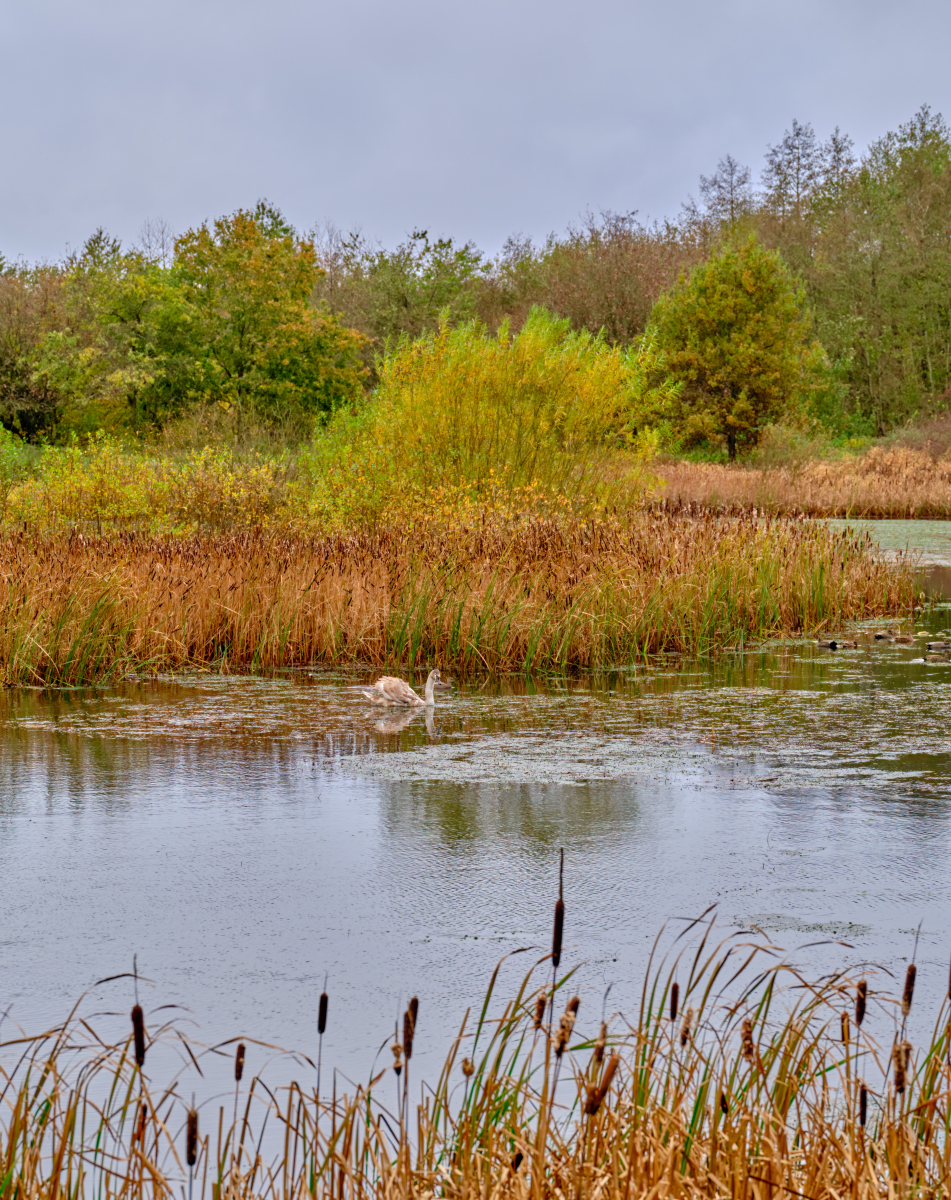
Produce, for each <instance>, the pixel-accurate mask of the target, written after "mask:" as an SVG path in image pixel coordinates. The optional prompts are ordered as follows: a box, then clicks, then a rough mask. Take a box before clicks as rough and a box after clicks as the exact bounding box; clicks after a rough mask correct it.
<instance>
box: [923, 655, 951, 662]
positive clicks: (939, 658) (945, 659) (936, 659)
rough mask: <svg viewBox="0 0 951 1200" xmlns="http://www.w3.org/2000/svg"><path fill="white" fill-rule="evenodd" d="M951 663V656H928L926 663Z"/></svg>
mask: <svg viewBox="0 0 951 1200" xmlns="http://www.w3.org/2000/svg"><path fill="white" fill-rule="evenodd" d="M949 661H951V656H949V655H947V654H926V655H925V662H935V663H937V662H939V663H946V662H949Z"/></svg>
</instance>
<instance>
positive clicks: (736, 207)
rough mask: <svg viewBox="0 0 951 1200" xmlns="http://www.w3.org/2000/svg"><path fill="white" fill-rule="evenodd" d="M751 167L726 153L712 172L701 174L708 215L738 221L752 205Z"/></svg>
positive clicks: (726, 221) (716, 218) (715, 219)
mask: <svg viewBox="0 0 951 1200" xmlns="http://www.w3.org/2000/svg"><path fill="white" fill-rule="evenodd" d="M750 180H751V174H750V169H749V167H744V166H742V165H741V164H740V163H738V162H737V161H736V159H735V158H734V157H733V155H732V154H727V155H725V156H724V157H723V158H721V159H720V161H719V162H718V163H717V169H716V171H715V172H714V174H713V175H701V176H700V196H701V198H702V200H703V202H704V205H705V206H706V213H707V216H708V217H710V218H712V219H713V220H714V221H718V222H722V223H725V224H728V225H735V224H736V222H737V221H739V220H740V218H741V217H745V216H747V215H748V214H749V212H750V211H751V210H752V207H753V188H752V184H751V182H750Z"/></svg>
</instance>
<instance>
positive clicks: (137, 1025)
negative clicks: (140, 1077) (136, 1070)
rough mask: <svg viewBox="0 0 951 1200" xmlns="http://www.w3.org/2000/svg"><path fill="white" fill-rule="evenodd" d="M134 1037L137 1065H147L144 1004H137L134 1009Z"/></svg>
mask: <svg viewBox="0 0 951 1200" xmlns="http://www.w3.org/2000/svg"><path fill="white" fill-rule="evenodd" d="M132 1037H133V1039H134V1041H135V1065H136V1066H137V1067H143V1066H145V1017H144V1016H143V1015H142V1005H141V1004H136V1005H135V1007H134V1008H133V1009H132Z"/></svg>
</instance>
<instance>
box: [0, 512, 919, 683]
mask: <svg viewBox="0 0 951 1200" xmlns="http://www.w3.org/2000/svg"><path fill="white" fill-rule="evenodd" d="M914 599H915V584H914V576H913V572H912V570H911V569H910V568H909V567H908V566H907V565H902V566H895V565H890V564H888V563H886V562H885V561H884V560H883V559H882V558H881V557H880V556H879V555H877V554H876V553H875V552H874V551H873V549H872V548H871V546H870V543H869V542H868V541H867V540H863V539H861V538H859V539H856V538H855V537H853V536H851V535H849V534H845V533H833V532H831V531H829V530H827V529H825V528H823V527H821V526H817V525H812V524H810V523H808V522H802V521H787V520H766V521H762V520H760V521H756V520H753V519H752V518H750V517H742V516H741V517H739V518H736V519H722V518H719V517H716V516H714V515H711V514H710V513H700V514H698V515H697V514H695V515H692V516H690V515H684V514H679V515H677V514H672V513H665V512H637V513H635V514H633V515H632V516H631V517H630V518H629V519H626V520H625V521H623V522H622V521H620V520H594V519H592V520H587V519H581V518H572V517H565V518H561V519H556V518H552V519H547V520H546V519H534V518H533V519H527V520H522V519H517V518H511V519H503V518H491V519H490V518H486V517H485V515H484V514H483V517H482V519H481V520H480V519H479V515H478V513H474V514H469V517H468V518H467V521H466V523H462V524H458V523H455V524H450V523H441V519H440V520H439V521H437V520H433V521H422V522H420V523H418V524H416V525H415V527H409V526H405V525H404V526H403V527H400V528H381V529H377V530H373V531H366V532H361V533H354V534H352V535H349V536H344V535H327V536H323V537H313V538H300V537H290V536H288V537H283V536H279V535H277V534H263V533H258V534H250V533H249V534H239V535H209V536H206V537H197V536H196V537H191V538H181V539H175V538H165V537H157V536H146V535H140V534H117V535H109V536H101V537H95V538H90V537H87V536H84V535H82V534H80V533H78V532H75V531H74V532H72V533H70V534H49V535H45V536H42V535H27V534H20V535H9V534H8V535H5V536H0V671H2V678H4V679H5V680H6V682H7V683H16V682H33V683H59V684H62V683H77V682H83V681H88V680H90V679H95V678H100V677H103V676H104V675H108V674H109V673H115V672H121V671H123V670H125V669H127V668H129V667H132V666H136V665H142V664H145V665H147V666H153V667H156V668H158V667H161V668H162V669H176V668H183V667H188V666H194V665H207V664H216V663H217V664H221V665H223V664H225V663H227V664H229V665H230V666H232V667H240V668H245V669H257V668H269V667H276V666H284V665H294V664H309V663H335V664H340V663H345V662H361V663H365V664H368V665H379V666H384V665H394V664H398V665H400V666H404V667H409V668H413V667H417V666H423V665H427V664H429V665H432V664H433V663H438V664H440V665H441V666H444V667H450V668H451V669H454V670H457V671H460V672H468V671H487V670H488V671H499V670H512V669H520V670H525V671H529V670H532V669H535V668H551V667H557V668H562V669H567V668H571V667H592V666H597V665H599V664H616V663H627V662H632V661H636V660H638V659H640V658H642V657H643V656H645V655H649V654H655V653H659V652H683V653H706V652H709V651H711V650H715V649H717V648H718V647H723V646H729V645H736V644H740V643H742V642H744V641H748V640H750V639H759V638H762V637H764V636H768V635H771V634H776V633H781V632H783V631H792V630H800V629H802V630H810V629H815V628H818V627H820V626H822V625H823V624H825V623H830V624H831V625H833V626H838V625H839V624H840V623H841V622H843V621H847V620H851V619H856V618H861V617H866V616H871V615H878V614H885V613H898V612H903V611H907V610H909V609H910V608H911V606H912V605H913V604H914Z"/></svg>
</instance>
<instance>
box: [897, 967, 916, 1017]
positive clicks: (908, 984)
mask: <svg viewBox="0 0 951 1200" xmlns="http://www.w3.org/2000/svg"><path fill="white" fill-rule="evenodd" d="M916 972H917V968H916V967H915V964H914V963H909V964H908V970H907V971H906V972H905V990H904V991H903V992H902V994H901V1015H902V1016H903V1017H907V1016H908V1014H909V1013H910V1012H911V999H912V996H914V994H915V974H916Z"/></svg>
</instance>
